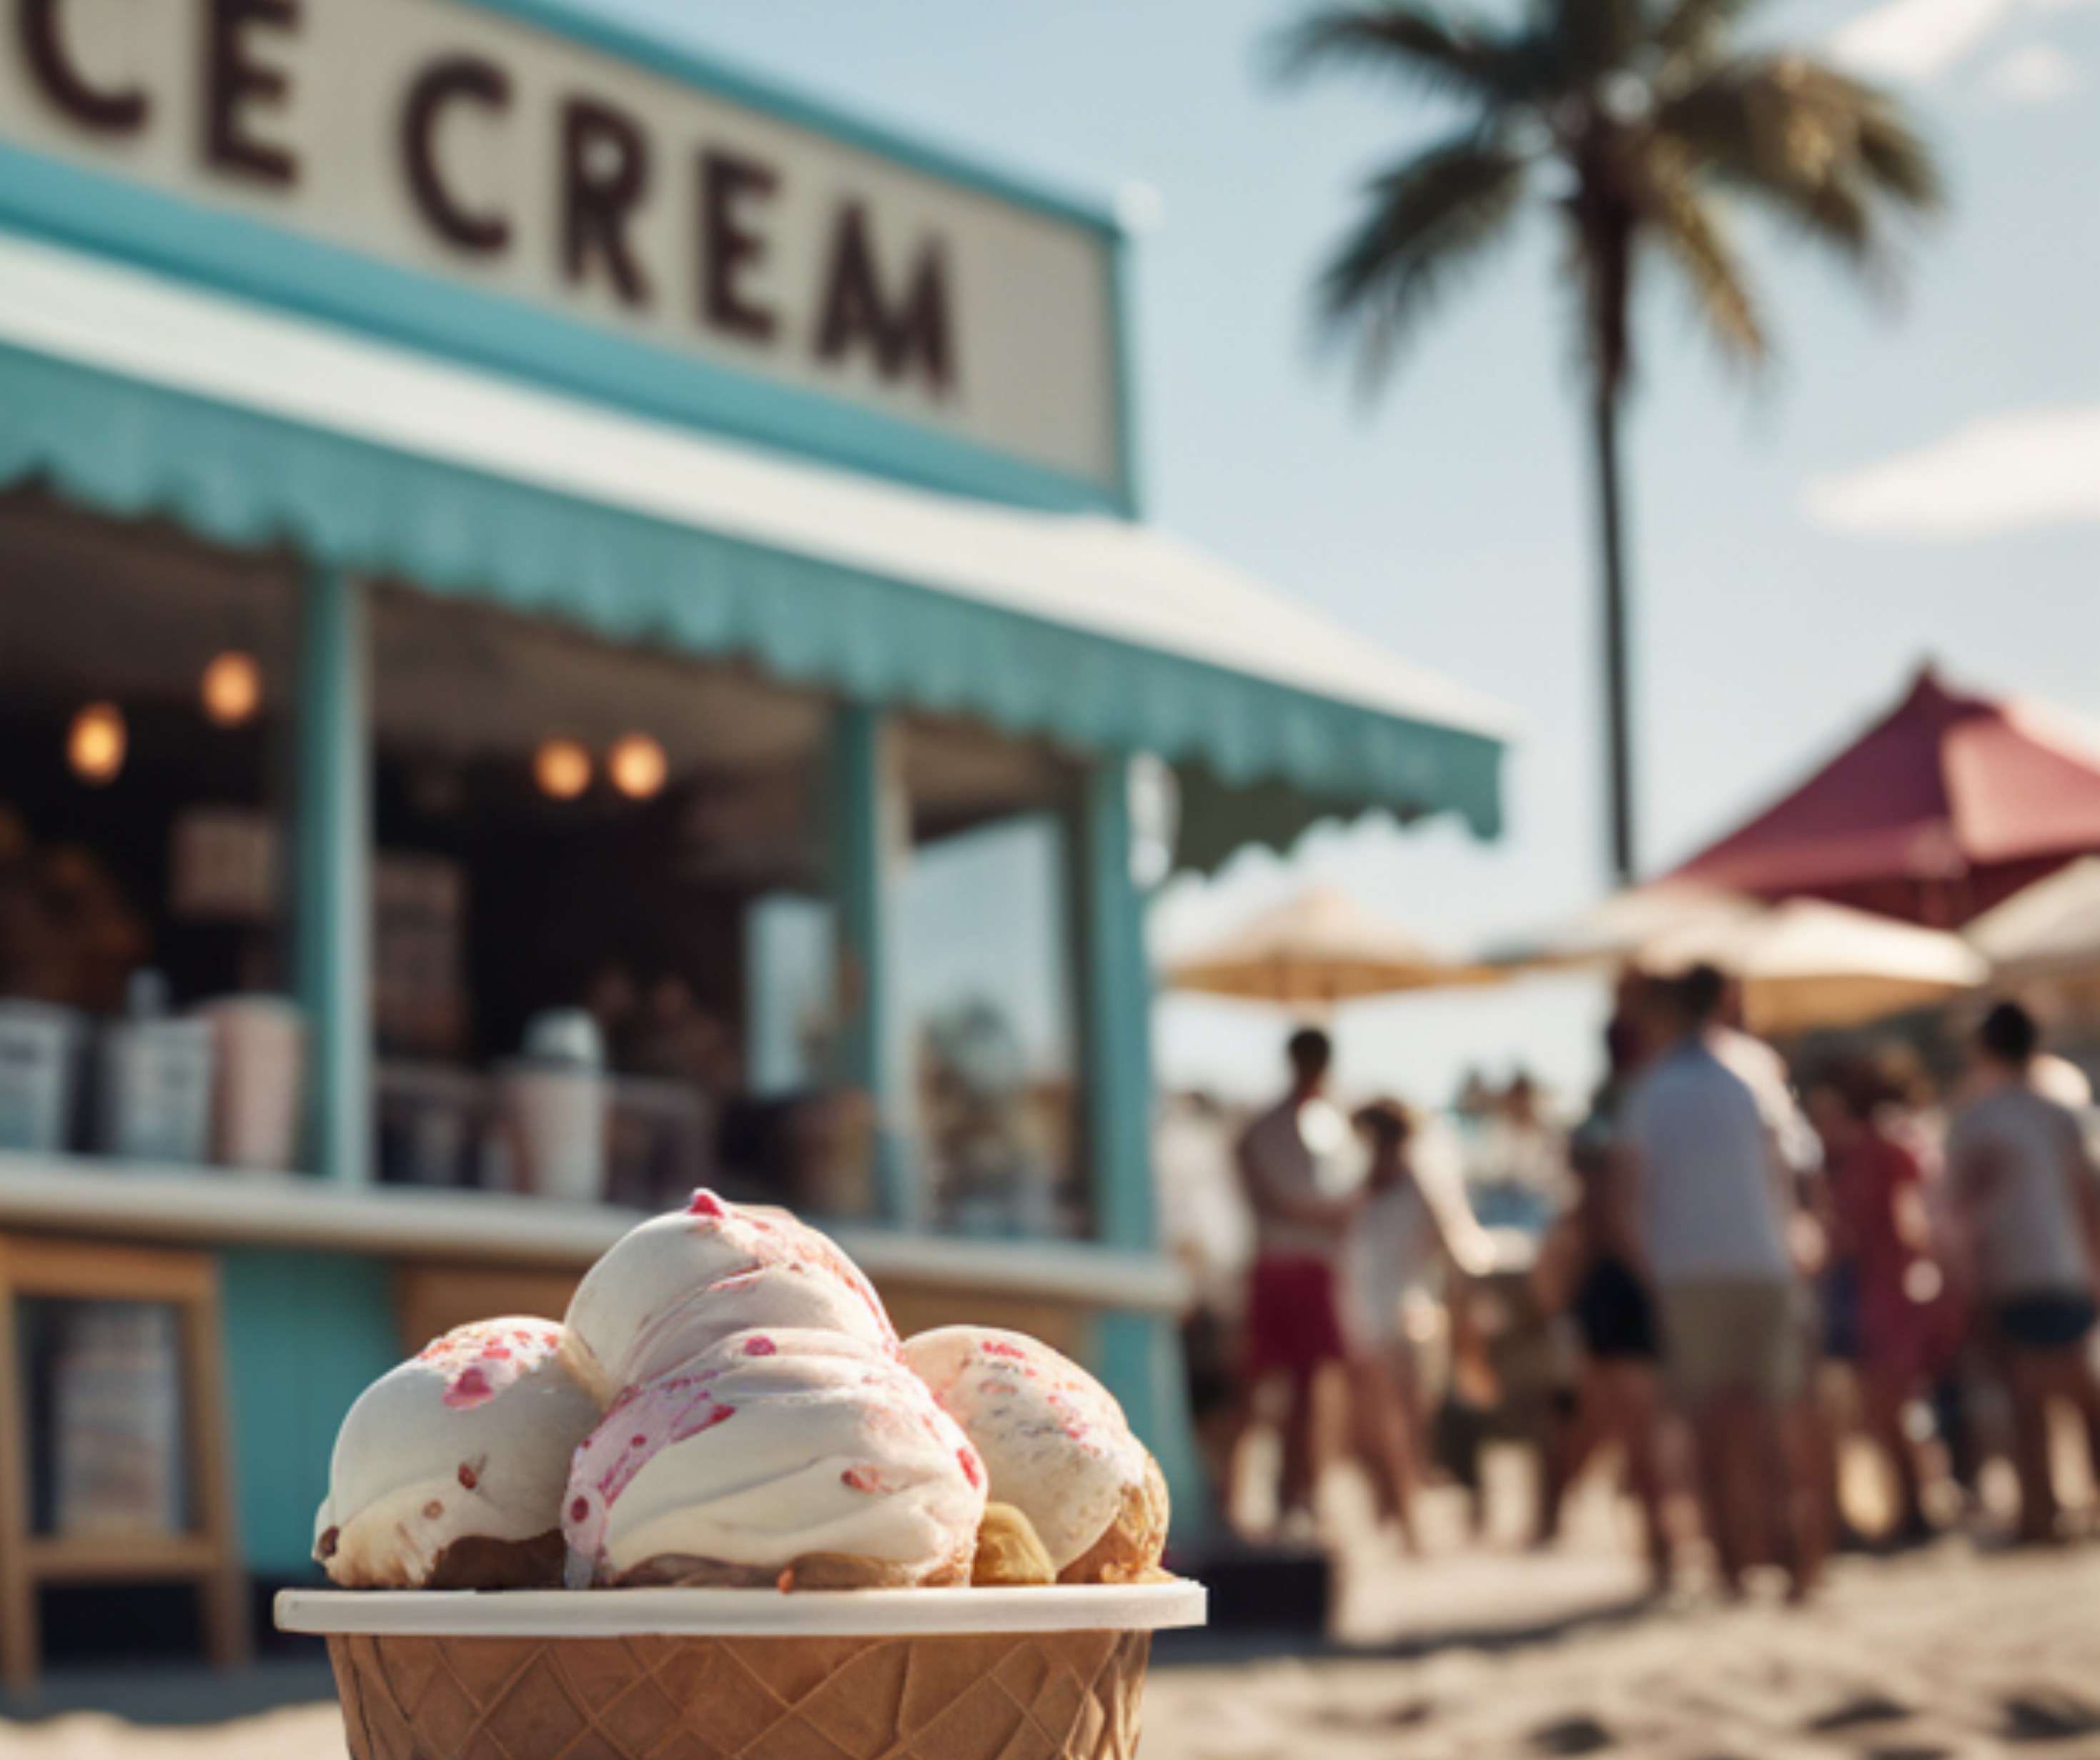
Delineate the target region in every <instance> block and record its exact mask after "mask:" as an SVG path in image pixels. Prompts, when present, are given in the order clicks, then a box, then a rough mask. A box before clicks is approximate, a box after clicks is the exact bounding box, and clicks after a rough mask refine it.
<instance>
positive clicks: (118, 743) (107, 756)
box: [66, 702, 130, 788]
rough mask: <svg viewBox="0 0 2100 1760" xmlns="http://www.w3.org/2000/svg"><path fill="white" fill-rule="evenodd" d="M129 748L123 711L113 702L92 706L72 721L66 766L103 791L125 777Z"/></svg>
mask: <svg viewBox="0 0 2100 1760" xmlns="http://www.w3.org/2000/svg"><path fill="white" fill-rule="evenodd" d="M129 746H130V733H129V732H128V731H127V730H126V727H125V725H124V711H122V710H121V709H120V708H118V707H117V705H116V704H115V703H113V702H95V703H90V704H89V705H88V706H86V708H85V709H83V710H82V711H80V713H79V714H78V715H75V716H74V717H73V726H72V728H71V729H70V730H69V731H68V733H67V734H66V762H67V763H69V764H71V765H72V766H73V774H74V775H75V776H77V777H79V778H80V779H81V781H83V782H86V783H90V784H92V785H94V786H95V787H96V788H100V787H102V786H104V785H105V784H108V783H111V782H114V781H116V780H117V777H119V776H120V775H121V774H122V773H123V770H124V757H125V753H126V750H127V749H128V748H129Z"/></svg>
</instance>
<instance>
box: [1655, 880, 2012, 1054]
mask: <svg viewBox="0 0 2100 1760" xmlns="http://www.w3.org/2000/svg"><path fill="white" fill-rule="evenodd" d="M1636 963H1637V964H1639V966H1640V967H1641V968H1642V970H1645V971H1651V972H1655V973H1657V974H1661V975H1668V974H1670V973H1674V972H1680V971H1683V970H1687V969H1688V968H1690V967H1692V966H1700V965H1705V966H1718V968H1719V969H1720V970H1723V971H1724V972H1727V974H1729V975H1731V976H1732V977H1734V978H1736V979H1738V980H1739V981H1740V983H1741V984H1742V987H1743V1013H1744V1016H1745V1024H1746V1025H1747V1026H1748V1027H1749V1029H1750V1031H1751V1032H1756V1033H1763V1034H1768V1035H1772V1036H1785V1035H1786V1034H1789V1033H1798V1032H1809V1031H1811V1030H1812V1029H1814V1028H1815V1027H1856V1026H1859V1025H1861V1024H1862V1023H1865V1022H1868V1021H1872V1020H1879V1019H1881V1018H1882V1016H1884V1015H1886V1014H1896V1013H1899V1011H1901V1010H1904V1009H1910V1008H1923V1007H1926V1006H1929V1005H1930V1004H1932V1003H1935V1002H1941V1001H1945V1000H1946V999H1947V998H1948V997H1952V996H1956V995H1958V994H1960V993H1961V992H1963V991H1965V990H1970V989H1973V988H1975V987H1976V986H1977V985H1978V984H1980V983H1983V982H1984V981H1985V980H1986V979H1988V977H1989V976H1990V975H1991V973H1990V966H1989V965H1988V962H1987V961H1985V960H1984V959H1983V957H1982V955H1980V954H1979V953H1977V952H1976V951H1975V950H1974V948H1971V947H1970V946H1969V945H1968V944H1967V943H1966V942H1965V941H1963V940H1962V939H1961V937H1960V936H1959V935H1949V934H1947V933H1945V932H1944V931H1940V930H1937V929H1921V928H1919V927H1917V926H1916V925H1914V924H1912V923H1907V922H1899V921H1897V920H1896V919H1895V917H1881V916H1877V915H1875V914H1873V913H1871V912H1868V911H1859V910H1854V909H1851V908H1850V907H1849V906H1847V905H1843V904H1825V903H1824V902H1823V901H1822V900H1819V899H1789V900H1786V901H1785V903H1783V904H1774V905H1772V906H1771V907H1769V908H1768V909H1764V910H1761V911H1758V912H1756V913H1753V914H1751V915H1748V916H1742V917H1713V918H1710V919H1709V920H1707V921H1705V922H1687V923H1684V924H1682V925H1680V926H1678V927H1677V928H1675V929H1672V930H1668V931H1665V932H1663V933H1662V934H1661V935H1657V936H1656V937H1655V938H1653V939H1652V940H1650V941H1649V942H1648V943H1647V944H1645V945H1643V947H1642V948H1640V949H1639V953H1638V956H1637V958H1636Z"/></svg>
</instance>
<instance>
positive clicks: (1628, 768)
mask: <svg viewBox="0 0 2100 1760" xmlns="http://www.w3.org/2000/svg"><path fill="white" fill-rule="evenodd" d="M1622 382H1623V381H1621V378H1620V376H1619V375H1618V374H1617V373H1616V372H1612V371H1611V370H1610V369H1609V367H1599V369H1598V370H1597V371H1596V373H1595V383H1594V385H1593V386H1592V388H1591V405H1590V419H1591V422H1592V427H1591V430H1590V441H1591V444H1592V447H1593V450H1594V452H1595V458H1594V461H1593V462H1594V463H1595V466H1596V471H1597V538H1598V544H1599V552H1600V560H1601V561H1602V562H1603V565H1604V580H1603V583H1602V585H1603V587H1604V729H1605V741H1604V743H1605V772H1606V774H1605V785H1606V793H1607V798H1608V801H1609V803H1610V814H1611V832H1612V878H1614V879H1615V880H1617V882H1618V883H1619V884H1620V885H1621V886H1630V885H1631V884H1632V883H1633V879H1634V874H1635V868H1636V862H1635V843H1634V785H1633V729H1632V712H1631V707H1630V697H1631V689H1630V686H1631V680H1630V675H1629V668H1628V664H1627V655H1626V552H1625V548H1624V546H1623V543H1622V542H1621V520H1620V511H1621V510H1620V500H1621V489H1620V486H1619V405H1620V389H1621V384H1622Z"/></svg>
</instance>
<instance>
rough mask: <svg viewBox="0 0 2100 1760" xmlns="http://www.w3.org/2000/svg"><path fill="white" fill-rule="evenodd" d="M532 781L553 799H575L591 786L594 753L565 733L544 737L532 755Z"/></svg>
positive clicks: (542, 792) (541, 791)
mask: <svg viewBox="0 0 2100 1760" xmlns="http://www.w3.org/2000/svg"><path fill="white" fill-rule="evenodd" d="M532 780H533V781H535V782H536V783H538V784H539V785H540V793H541V794H545V796H546V797H547V798H548V799H549V800H560V801H569V800H574V799H576V797H577V796H578V795H580V794H582V793H583V791H584V790H585V789H587V788H589V786H590V780H591V760H590V754H589V752H587V751H585V750H584V749H583V747H582V746H580V745H578V744H577V743H576V741H574V740H572V739H569V738H567V737H564V736H562V735H561V734H555V735H554V736H553V737H551V738H548V739H544V740H542V741H540V749H539V750H538V751H536V752H535V753H534V754H533V755H532Z"/></svg>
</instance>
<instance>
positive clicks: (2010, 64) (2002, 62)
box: [1983, 43, 2078, 103]
mask: <svg viewBox="0 0 2100 1760" xmlns="http://www.w3.org/2000/svg"><path fill="white" fill-rule="evenodd" d="M2077 89H2078V64H2077V63H2076V61H2074V60H2072V59H2071V57H2070V56H2069V55H2066V54H2065V53H2064V52H2063V51H2062V50H2061V49H2056V48H2052V47H2051V46H2049V44H2047V43H2030V44H2028V45H2027V47H2026V48H2024V49H2015V50H2014V51H2011V52H2010V54H2007V55H2001V56H1999V57H1998V59H1996V61H1994V62H1992V64H1991V66H1990V68H1988V70H1987V71H1986V72H1985V73H1984V75H1983V91H1984V94H1985V95H1987V96H1988V97H1992V98H1997V99H2003V100H2004V101H2005V102H2006V103H2049V101H2050V100H2051V99H2057V98H2061V97H2063V95H2065V94H2066V93H2067V92H2071V91H2076V90H2077Z"/></svg>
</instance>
